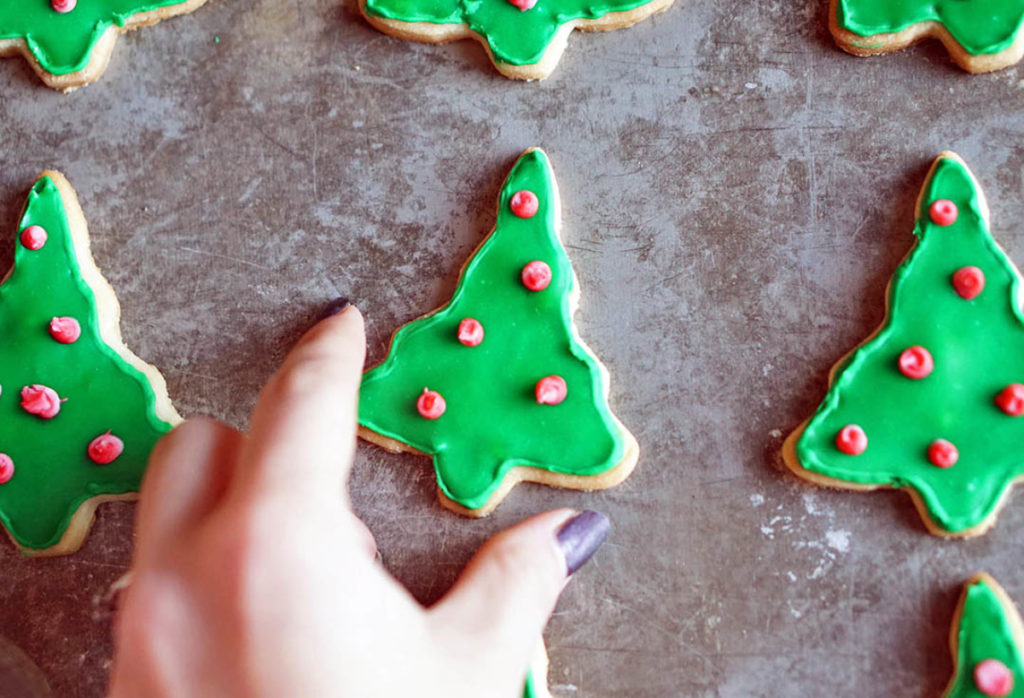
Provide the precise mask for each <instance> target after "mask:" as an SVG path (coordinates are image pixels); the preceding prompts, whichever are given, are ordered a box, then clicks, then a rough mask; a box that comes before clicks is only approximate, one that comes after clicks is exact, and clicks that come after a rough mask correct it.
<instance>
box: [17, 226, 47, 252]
mask: <svg viewBox="0 0 1024 698" xmlns="http://www.w3.org/2000/svg"><path fill="white" fill-rule="evenodd" d="M21 244H22V245H24V246H25V247H26V248H28V249H30V250H33V251H34V250H41V249H42V248H43V245H45V244H46V231H45V230H43V228H42V227H40V226H38V225H30V226H29V227H27V228H25V229H24V230H22V231H21Z"/></svg>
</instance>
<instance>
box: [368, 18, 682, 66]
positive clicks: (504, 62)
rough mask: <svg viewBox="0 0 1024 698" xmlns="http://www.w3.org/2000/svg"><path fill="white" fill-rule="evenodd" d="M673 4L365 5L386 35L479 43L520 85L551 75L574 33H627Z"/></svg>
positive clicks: (439, 41)
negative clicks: (618, 31) (576, 30)
mask: <svg viewBox="0 0 1024 698" xmlns="http://www.w3.org/2000/svg"><path fill="white" fill-rule="evenodd" d="M671 4H672V0H586V1H584V0H472V1H469V0H359V5H360V7H361V8H362V11H363V15H364V16H365V17H366V19H367V20H368V21H369V22H370V24H372V25H373V26H375V27H376V28H377V29H379V30H380V31H382V32H384V33H385V34H390V35H391V36H395V37H398V38H399V39H406V40H409V41H423V42H426V43H433V44H439V43H446V42H449V41H456V40H458V39H470V38H472V39H476V40H477V41H479V42H480V43H481V44H483V46H484V48H485V49H486V50H487V54H488V55H489V56H490V57H491V62H492V63H493V64H494V66H495V67H496V68H497V69H498V71H499V72H500V73H501V74H502V75H504V76H506V77H510V78H516V79H518V80H543V79H544V78H546V77H547V76H548V75H550V74H551V73H552V72H553V71H554V69H555V67H556V66H557V65H558V61H559V59H561V57H562V52H563V51H565V47H566V44H567V43H568V41H569V35H570V34H572V31H573V29H580V30H581V31H610V30H612V29H622V28H624V27H628V26H630V25H632V24H636V23H637V22H639V21H641V20H644V19H646V18H647V17H650V16H651V15H653V14H655V13H658V12H661V11H662V10H666V9H668V7H669V6H670V5H671Z"/></svg>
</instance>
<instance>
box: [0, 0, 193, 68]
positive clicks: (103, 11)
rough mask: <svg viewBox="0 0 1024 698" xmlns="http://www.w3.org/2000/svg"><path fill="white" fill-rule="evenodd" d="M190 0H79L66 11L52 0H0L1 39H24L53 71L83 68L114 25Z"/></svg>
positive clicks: (41, 63) (33, 52) (36, 57)
mask: <svg viewBox="0 0 1024 698" xmlns="http://www.w3.org/2000/svg"><path fill="white" fill-rule="evenodd" d="M185 2H187V0H78V5H77V6H76V7H75V9H74V10H72V11H71V12H68V13H67V14H61V13H59V12H56V11H55V10H54V9H53V8H52V7H50V0H0V39H24V40H25V43H26V44H28V48H29V50H30V51H31V52H32V55H33V56H34V57H35V59H36V60H37V61H39V65H41V66H42V67H43V69H44V70H46V71H47V72H48V73H52V74H53V75H67V74H68V73H74V72H77V71H79V70H82V69H84V68H85V67H86V66H87V65H88V64H89V60H90V59H91V58H92V52H93V49H94V48H95V46H96V42H97V41H99V40H100V37H102V36H103V33H104V32H105V31H107V29H109V28H110V27H112V26H118V27H123V26H124V25H125V24H126V23H127V22H128V21H129V20H130V19H131V18H132V16H133V15H136V14H139V13H140V12H150V11H152V10H157V9H160V8H162V7H172V6H174V5H182V4H184V3H185Z"/></svg>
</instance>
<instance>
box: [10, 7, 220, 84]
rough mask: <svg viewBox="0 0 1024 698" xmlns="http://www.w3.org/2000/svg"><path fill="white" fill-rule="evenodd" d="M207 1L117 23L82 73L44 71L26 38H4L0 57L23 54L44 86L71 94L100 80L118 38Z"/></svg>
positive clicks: (102, 39) (102, 38)
mask: <svg viewBox="0 0 1024 698" xmlns="http://www.w3.org/2000/svg"><path fill="white" fill-rule="evenodd" d="M206 2H207V0H186V2H183V3H181V4H179V5H171V6H169V7H161V8H158V9H156V10H149V11H146V12H138V13H136V14H134V15H132V16H131V17H130V18H129V19H128V21H126V22H125V23H124V26H121V27H119V26H117V25H116V24H114V25H111V26H109V27H107V30H106V31H105V32H103V36H101V37H100V38H99V40H98V41H97V42H96V44H95V45H94V46H93V48H92V55H91V56H90V57H89V62H88V64H86V66H85V67H84V68H82V69H81V70H78V71H75V72H73V73H67V74H65V75H55V74H54V73H51V72H49V71H48V70H46V68H44V67H43V66H42V65H41V64H40V63H39V61H38V60H37V59H36V57H35V56H34V55H33V54H32V51H31V50H29V47H28V43H27V42H26V41H25V39H23V38H14V39H0V58H4V57H12V56H17V55H19V54H20V55H21V56H23V57H24V58H25V60H26V61H28V64H29V65H30V66H31V67H32V70H33V71H35V73H36V75H38V76H39V78H40V79H41V80H42V81H43V83H44V84H45V85H46V86H47V87H50V88H53V89H55V90H60V91H61V92H64V93H67V92H72V91H73V90H76V89H78V88H79V87H84V86H86V85H89V84H91V83H94V82H96V81H97V80H99V79H100V77H101V76H102V75H103V73H104V72H105V71H106V69H107V65H108V64H109V63H110V56H111V55H112V54H113V52H114V46H115V45H116V44H117V38H118V37H119V36H120V35H121V34H123V33H125V32H128V31H131V30H133V29H141V28H142V27H149V26H152V25H154V24H156V23H158V22H160V21H162V20H165V19H170V18H171V17H176V16H178V15H183V14H188V13H190V12H193V11H195V10H198V9H199V8H200V7H201V6H202V5H204V4H205V3H206Z"/></svg>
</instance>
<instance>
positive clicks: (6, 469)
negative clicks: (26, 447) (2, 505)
mask: <svg viewBox="0 0 1024 698" xmlns="http://www.w3.org/2000/svg"><path fill="white" fill-rule="evenodd" d="M12 477H14V459H12V458H11V457H10V456H9V455H7V454H6V453H0V485H3V484H5V483H7V482H10V480H11V478H12Z"/></svg>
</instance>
